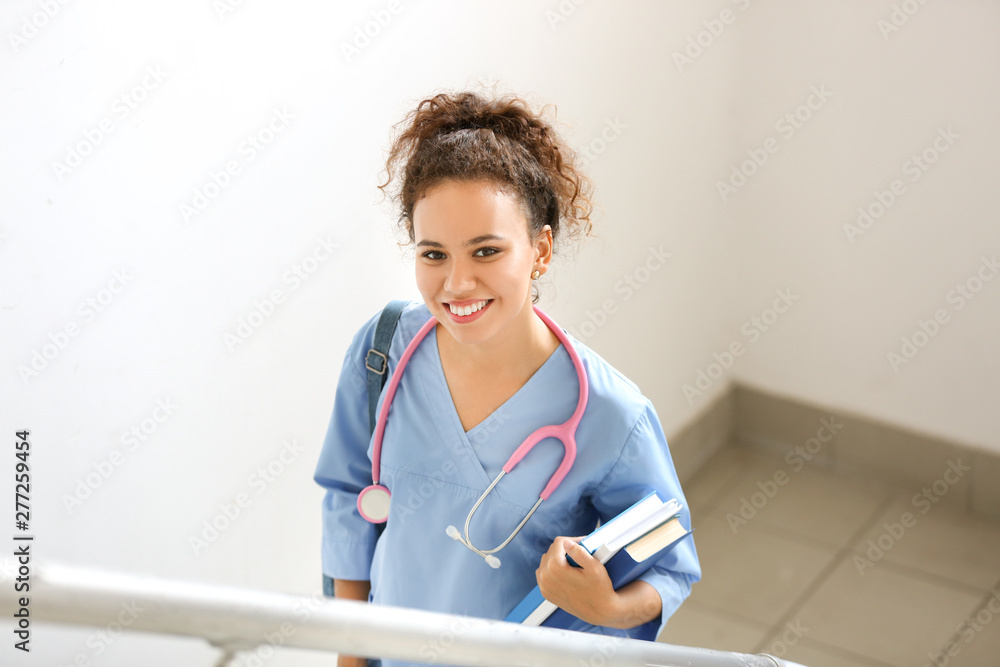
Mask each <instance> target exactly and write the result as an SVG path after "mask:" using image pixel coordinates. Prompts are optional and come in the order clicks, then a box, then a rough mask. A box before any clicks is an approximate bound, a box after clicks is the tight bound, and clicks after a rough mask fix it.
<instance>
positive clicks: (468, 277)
mask: <svg viewBox="0 0 1000 667" xmlns="http://www.w3.org/2000/svg"><path fill="white" fill-rule="evenodd" d="M474 273H475V269H474V267H472V266H471V265H470V263H469V262H465V261H463V260H460V259H456V260H453V261H451V262H450V265H449V266H448V272H447V275H445V279H444V289H445V291H447V292H448V293H449V294H455V295H459V294H468V293H469V292H471V291H472V290H473V289H474V288H475V287H476V279H475V275H474Z"/></svg>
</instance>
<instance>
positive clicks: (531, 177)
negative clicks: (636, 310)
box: [378, 92, 593, 243]
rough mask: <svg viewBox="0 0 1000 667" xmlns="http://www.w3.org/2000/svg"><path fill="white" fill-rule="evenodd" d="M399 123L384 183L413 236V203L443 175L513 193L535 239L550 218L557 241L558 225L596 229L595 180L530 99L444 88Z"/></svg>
mask: <svg viewBox="0 0 1000 667" xmlns="http://www.w3.org/2000/svg"><path fill="white" fill-rule="evenodd" d="M396 129H397V132H398V133H397V135H396V137H395V140H394V141H393V143H392V147H391V149H390V151H389V157H388V160H387V161H386V174H387V175H386V180H385V183H383V184H382V185H379V186H378V187H379V189H380V190H382V192H383V194H389V195H391V196H392V198H393V199H394V200H395V201H396V202H398V204H399V207H400V213H399V225H400V227H401V228H402V229H403V231H405V232H406V234H407V236H408V238H409V242H410V243H413V241H414V237H413V207H414V206H415V205H416V203H417V201H418V200H420V198H422V197H423V196H424V195H425V194H427V192H428V191H429V190H430V189H431V188H433V187H434V186H435V185H438V184H440V183H441V182H442V181H445V180H462V181H480V180H481V181H488V182H490V183H492V184H494V185H496V186H497V187H498V188H499V189H500V190H501V191H503V192H506V193H508V194H510V195H513V196H514V197H515V198H516V200H517V201H518V202H519V203H520V204H521V206H522V208H523V209H524V212H525V217H526V218H527V219H528V225H529V233H530V235H531V238H532V239H534V238H536V236H537V234H538V233H539V232H540V231H541V230H542V228H543V227H544V226H545V225H550V226H551V227H552V237H553V240H555V239H556V238H557V237H558V236H559V235H560V232H564V233H565V236H566V237H569V238H573V237H575V236H577V235H579V233H580V232H581V231H582V233H583V234H584V235H588V236H589V235H590V230H591V222H590V215H591V213H592V212H593V204H592V203H591V191H592V186H591V183H590V180H589V179H588V178H587V177H586V176H584V175H583V173H582V172H581V171H580V170H579V169H578V168H576V167H575V166H574V161H575V159H576V154H575V153H574V152H573V151H572V150H571V149H570V148H569V147H568V146H567V145H566V144H565V143H563V141H562V140H561V139H560V138H559V137H558V136H557V134H556V132H555V130H554V129H553V128H552V126H551V125H550V124H549V123H548V122H547V121H546V120H545V119H544V118H542V115H541V114H540V113H535V112H533V111H532V110H531V108H530V106H529V105H528V103H527V102H526V101H525V100H523V99H521V98H519V97H515V96H505V97H500V98H495V99H487V98H485V97H482V96H480V95H478V94H476V93H473V92H459V93H453V94H452V93H441V94H438V95H435V96H434V97H431V98H429V99H425V100H423V101H422V102H420V104H418V105H417V107H416V109H414V110H413V111H411V112H410V113H409V114H408V115H407V117H406V118H405V119H404V120H402V121H401V122H400V123H399V124H397V125H396ZM396 180H398V181H399V183H398V185H396V186H395V187H394V188H392V189H390V186H391V185H392V184H393V182H394V181H396Z"/></svg>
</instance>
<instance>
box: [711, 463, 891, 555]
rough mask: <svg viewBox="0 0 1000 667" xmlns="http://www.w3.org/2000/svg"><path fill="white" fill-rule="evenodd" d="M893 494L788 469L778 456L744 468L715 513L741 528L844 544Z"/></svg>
mask: <svg viewBox="0 0 1000 667" xmlns="http://www.w3.org/2000/svg"><path fill="white" fill-rule="evenodd" d="M891 496H892V492H891V491H890V490H889V488H888V487H885V488H883V489H881V490H877V489H876V488H874V487H873V485H871V484H863V483H861V482H854V481H849V480H847V479H844V478H842V477H841V476H839V475H836V474H833V473H831V472H829V471H822V470H817V469H815V468H812V467H802V466H801V465H788V464H787V463H785V461H784V460H783V459H782V458H775V459H772V460H771V462H770V463H769V464H763V465H762V464H756V465H752V466H748V467H747V470H746V474H745V475H743V476H742V477H741V479H740V480H739V481H738V482H736V483H734V484H733V486H732V489H730V491H729V492H727V493H725V494H724V495H722V496H721V497H720V498H719V499H718V500H717V501H716V503H715V509H716V510H717V513H721V516H722V517H723V518H727V519H729V520H730V521H731V522H733V523H735V524H737V525H740V519H742V520H745V521H747V522H748V523H749V522H757V521H759V522H761V523H764V524H770V525H772V526H775V527H778V528H783V529H786V530H789V531H792V532H795V533H798V534H800V535H804V536H808V537H812V538H814V539H817V540H821V541H824V542H827V543H829V544H831V545H833V546H838V547H843V546H849V545H850V544H851V541H852V539H853V538H854V537H855V536H856V534H857V532H858V531H859V530H861V529H863V528H864V526H865V524H866V523H868V522H869V521H871V520H872V519H873V518H874V516H875V515H876V514H877V513H880V509H881V508H882V506H883V505H884V504H885V503H886V501H887V500H888V499H889V498H890V497H891Z"/></svg>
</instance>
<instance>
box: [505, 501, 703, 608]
mask: <svg viewBox="0 0 1000 667" xmlns="http://www.w3.org/2000/svg"><path fill="white" fill-rule="evenodd" d="M680 509H681V505H680V503H678V502H677V501H676V500H670V501H668V502H663V500H662V499H661V498H660V497H659V495H657V494H656V492H655V491H654V492H653V493H650V494H649V495H648V496H646V497H645V498H643V499H642V500H640V501H639V502H637V503H635V504H634V505H632V506H631V507H630V508H628V509H627V510H625V511H624V512H622V513H621V514H619V515H618V516H616V517H615V518H614V519H612V520H611V521H608V522H607V523H605V524H603V525H602V526H600V527H599V528H597V530H595V531H594V532H592V533H591V534H590V535H588V536H587V537H585V538H584V539H583V540H581V541H580V545H581V546H582V547H583V548H585V549H586V550H587V552H588V553H590V554H591V555H593V556H594V557H595V558H597V559H598V560H599V561H601V563H602V564H603V565H604V567H605V568H606V569H607V570H608V576H609V577H610V578H611V584H612V586H613V587H614V588H615V589H616V590H617V589H618V588H621V587H622V586H624V585H625V584H627V583H629V582H630V581H633V580H635V579H636V578H637V577H639V576H640V575H642V574H643V573H644V572H645V571H646V570H648V569H649V568H650V567H652V565H653V563H655V562H656V561H657V560H658V559H659V557H660V556H662V555H663V554H664V553H666V552H667V551H668V550H669V549H671V548H673V546H674V545H675V544H677V543H678V542H679V541H680V540H681V539H682V538H683V537H684V536H685V535H687V534H688V533H689V532H690V531H689V530H687V529H685V528H684V527H683V526H682V525H681V523H680V518H679V516H678V514H679V512H680ZM570 563H573V561H572V559H570ZM573 564H574V565H575V563H573ZM504 620H506V621H508V622H510V623H521V624H522V625H545V627H552V628H570V627H571V626H574V625H579V624H580V623H582V621H580V620H579V619H578V618H576V617H575V616H573V615H571V614H569V613H567V612H565V611H563V610H562V609H559V608H558V607H556V606H555V605H554V604H552V603H551V602H549V601H548V600H546V599H545V598H544V597H542V592H541V590H539V588H538V586H535V588H534V589H532V591H531V592H530V593H528V594H527V595H526V596H525V597H524V599H523V600H521V602H520V603H518V605H517V606H516V607H514V609H513V610H512V611H511V612H510V614H508V615H507V618H506V619H504Z"/></svg>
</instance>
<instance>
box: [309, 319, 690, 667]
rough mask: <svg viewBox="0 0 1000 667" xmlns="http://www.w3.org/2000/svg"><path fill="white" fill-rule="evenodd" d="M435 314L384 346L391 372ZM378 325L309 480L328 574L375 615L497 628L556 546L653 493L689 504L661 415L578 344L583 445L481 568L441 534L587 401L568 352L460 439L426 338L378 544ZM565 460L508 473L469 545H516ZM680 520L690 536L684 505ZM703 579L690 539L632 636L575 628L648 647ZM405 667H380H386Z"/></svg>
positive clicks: (538, 460)
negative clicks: (481, 622) (359, 584)
mask: <svg viewBox="0 0 1000 667" xmlns="http://www.w3.org/2000/svg"><path fill="white" fill-rule="evenodd" d="M429 317H430V313H429V311H428V310H427V307H426V306H425V305H424V304H423V303H422V302H413V303H411V304H410V305H409V306H407V308H406V310H404V312H403V314H402V316H401V318H400V321H399V325H398V327H397V329H396V332H395V335H394V336H393V341H392V345H391V346H390V349H389V365H390V369H394V368H395V367H396V364H397V362H398V360H399V358H400V356H401V355H402V353H403V351H404V350H405V348H406V346H407V344H408V343H409V342H410V340H412V338H413V337H414V335H415V334H416V333H417V330H418V329H419V328H420V327H421V326H422V325H423V324H424V323H425V322H426V321H427V320H428V318H429ZM377 319H378V318H377V316H376V317H374V318H372V319H371V320H369V321H368V323H366V324H365V325H364V326H363V327H362V328H361V329H360V330H359V331H358V333H357V335H356V336H355V337H354V340H353V342H352V343H351V345H350V348H349V349H348V351H347V355H346V357H345V359H344V364H343V368H342V370H341V375H340V380H339V382H338V385H337V393H336V398H335V401H334V407H333V416H332V418H331V420H330V425H329V429H328V431H327V434H326V439H325V441H324V443H323V450H322V453H321V454H320V459H319V463H318V465H317V468H316V473H315V480H316V482H318V483H319V484H320V485H322V486H323V487H324V488H326V489H327V493H326V496H325V497H324V500H323V512H322V515H323V546H322V560H323V563H322V564H323V572H324V573H325V574H326V575H328V576H330V577H333V578H335V579H354V580H370V581H371V585H372V588H371V590H372V592H371V596H370V600H371V602H373V603H375V604H386V605H393V606H399V607H411V608H418V609H427V610H431V611H440V612H447V613H452V614H464V615H469V616H476V617H481V618H490V619H503V618H504V617H505V616H506V615H507V614H508V613H509V612H510V611H511V610H512V609H513V608H514V607H515V606H516V605H517V603H518V602H520V601H521V599H522V598H523V597H524V596H525V595H526V594H527V593H528V592H529V591H531V590H532V588H534V586H535V585H536V581H535V569H536V568H537V567H538V564H539V561H540V560H541V556H542V554H543V553H545V551H547V550H548V548H549V546H550V545H551V544H552V540H553V538H555V537H556V536H558V535H566V536H576V535H586V534H588V533H590V532H591V531H592V530H593V529H594V528H595V526H596V525H597V522H598V520H600V521H607V520H609V519H610V518H612V517H614V516H616V515H617V514H618V513H620V512H621V511H622V510H624V509H626V508H628V507H629V506H630V505H632V504H633V503H634V502H636V501H637V500H639V499H640V498H642V497H643V496H645V495H646V494H647V493H648V492H649V491H651V490H656V491H658V492H659V493H660V495H661V497H663V498H664V499H669V498H677V499H678V500H679V501H680V502H681V503H682V504H684V505H686V502H685V499H684V494H683V492H682V491H681V487H680V483H679V482H678V480H677V473H676V472H675V470H674V466H673V462H672V461H671V458H670V452H669V450H668V448H667V442H666V438H665V437H664V434H663V431H662V428H661V426H660V422H659V419H658V418H657V416H656V412H655V411H654V409H653V406H652V404H651V403H650V402H649V400H648V399H647V398H645V397H644V396H643V395H642V394H641V393H640V392H639V390H638V388H637V387H636V386H635V385H634V384H633V383H632V382H631V381H629V380H628V379H627V378H625V377H624V376H623V375H622V374H621V373H619V372H618V371H617V370H615V369H614V368H613V367H612V366H611V365H610V364H608V362H606V361H605V360H604V359H602V358H601V357H600V356H598V355H597V354H596V353H594V352H593V351H592V350H590V349H589V348H588V347H587V346H586V345H584V344H583V343H581V342H579V341H577V340H575V339H573V338H572V336H570V339H571V340H572V342H573V345H574V347H575V348H576V350H577V353H578V354H579V355H580V358H581V360H582V361H583V365H584V367H585V368H586V372H587V377H588V378H589V381H590V397H589V400H588V403H587V409H586V412H585V413H584V416H583V419H582V421H581V422H580V427H579V429H578V430H577V433H576V439H577V448H578V449H577V457H576V462H575V463H574V465H573V467H572V469H571V470H570V472H569V474H568V475H567V476H566V478H565V479H564V480H563V482H562V484H561V485H560V486H559V488H558V489H556V491H555V493H553V494H552V496H551V497H549V499H548V500H546V501H545V502H543V503H542V504H541V506H540V507H539V509H538V511H536V513H535V515H534V516H533V517H532V518H531V519H530V520H529V521H528V523H527V524H525V526H524V528H522V529H521V532H520V533H519V534H518V535H517V536H516V537H515V538H514V540H513V541H512V542H511V543H510V544H508V545H507V546H506V547H505V548H504V549H502V550H501V551H499V552H498V553H497V554H496V555H497V556H498V557H499V558H500V560H501V562H502V565H501V567H500V568H499V569H494V568H492V567H490V566H489V565H487V564H486V562H485V561H484V560H483V558H482V557H481V556H479V555H477V554H475V553H474V552H472V551H470V550H469V549H467V548H465V547H464V546H462V544H461V543H459V542H456V541H454V540H453V539H452V538H450V537H448V536H447V535H446V533H445V530H446V528H447V527H448V526H449V525H454V526H456V527H457V528H458V529H459V531H460V532H462V531H463V528H464V525H465V519H466V516H467V515H468V513H469V511H470V510H471V509H472V506H473V505H474V504H475V502H476V500H477V499H478V498H479V496H480V494H482V492H483V491H484V490H485V489H486V487H487V486H489V484H490V482H491V481H492V480H493V479H494V478H495V477H496V475H497V474H498V473H499V472H500V470H501V467H502V466H503V464H504V463H505V462H506V461H507V459H508V458H509V457H510V455H511V453H512V452H513V451H514V450H515V449H516V448H517V447H518V445H520V444H521V442H522V441H523V440H524V439H525V438H526V437H527V436H528V435H529V434H531V433H532V432H533V431H534V430H535V429H537V428H539V427H540V426H544V425H547V424H560V423H562V422H564V421H566V420H567V419H568V418H569V417H570V415H571V414H572V413H573V411H574V409H575V408H576V403H577V399H578V391H579V389H578V388H579V384H578V380H577V374H576V370H575V369H574V367H573V363H572V361H571V360H570V357H569V354H568V353H567V352H566V349H565V348H564V347H563V346H561V345H560V346H559V348H557V349H556V351H555V352H553V353H552V355H551V356H550V357H549V358H548V360H546V362H545V363H544V364H543V365H542V367H541V368H539V369H538V371H537V372H535V374H534V375H533V376H532V377H531V378H530V379H529V380H528V382H527V383H526V384H525V385H524V386H523V387H521V388H520V389H519V390H518V391H517V393H516V394H514V395H513V396H511V397H510V399H508V400H507V402H506V403H504V404H503V405H502V406H500V407H499V408H498V409H497V410H496V411H495V412H494V413H493V414H492V415H490V416H489V417H488V418H487V419H485V420H484V421H483V422H481V423H480V424H478V425H476V426H475V427H474V428H473V429H472V430H471V431H468V432H466V431H465V430H464V428H463V426H462V423H461V421H460V420H459V417H458V413H457V412H456V410H455V406H454V403H453V401H452V399H451V394H450V392H449V390H448V384H447V381H446V379H445V376H444V371H443V370H442V366H441V359H440V356H439V355H438V346H437V338H436V331H434V330H432V331H431V332H430V333H429V334H428V335H427V337H426V338H425V339H424V340H423V341H422V342H421V343H420V345H419V346H418V348H417V350H416V352H415V353H414V354H413V357H412V358H411V359H410V362H409V364H408V365H407V367H406V369H405V372H404V373H403V379H402V381H401V382H400V385H399V388H398V389H397V391H396V395H395V398H394V400H393V402H392V405H391V407H390V411H389V418H388V421H387V425H386V429H385V436H384V441H383V446H382V461H381V478H382V479H381V482H382V483H383V484H385V485H386V486H387V487H388V488H389V489H390V490H391V492H392V503H391V509H390V514H389V519H388V521H387V523H386V527H385V530H384V532H383V533H382V535H381V536H380V537H378V539H376V535H377V533H376V528H375V526H374V525H372V524H370V523H368V522H367V521H365V520H364V519H363V518H361V516H360V515H359V513H358V510H357V504H356V503H357V497H358V493H359V492H360V491H361V489H363V488H364V487H365V486H367V485H369V484H371V481H372V476H371V456H372V442H371V441H372V438H371V437H370V434H369V433H370V432H369V423H368V402H367V401H368V399H367V386H366V375H365V373H366V371H365V366H364V357H365V354H366V353H367V351H368V349H369V348H370V347H371V346H372V340H373V338H374V333H375V326H376V323H377ZM390 377H391V376H390ZM483 381H484V382H488V381H489V378H483ZM384 395H385V392H384V391H383V398H384ZM379 409H381V401H380V402H379ZM563 452H564V450H563V445H562V443H561V442H560V441H559V440H556V439H551V438H550V439H546V440H542V441H541V442H540V443H539V444H538V445H536V446H535V448H534V449H533V450H532V451H531V452H530V453H529V454H528V455H527V456H526V457H525V458H524V459H523V460H522V461H521V463H520V464H518V466H517V467H516V468H515V469H514V470H513V471H512V472H511V473H510V474H508V475H507V476H505V478H504V479H503V480H502V481H501V482H500V484H499V485H498V486H497V487H496V488H495V489H494V490H493V492H491V493H490V495H489V496H488V497H487V498H486V500H485V501H484V502H483V504H482V505H481V506H480V508H479V510H478V511H477V512H476V515H475V516H474V518H473V520H472V524H471V526H470V531H469V535H470V537H471V539H472V542H473V543H474V544H475V545H476V546H477V547H478V548H480V549H483V550H487V549H491V548H493V547H495V546H497V545H499V544H500V543H501V542H503V541H504V540H505V539H506V538H507V536H508V535H509V534H510V532H511V531H512V530H513V529H514V527H516V526H517V524H518V523H519V522H520V521H521V519H522V518H523V517H524V516H525V514H526V513H527V512H528V511H529V510H530V509H531V507H532V505H534V503H535V501H536V500H537V499H538V495H539V493H540V492H541V490H542V489H543V488H544V487H545V484H546V483H547V482H548V480H549V477H551V475H552V473H553V472H554V471H555V469H556V467H557V466H558V465H559V462H560V461H561V460H562V457H563ZM681 523H682V524H683V525H684V526H686V527H690V525H691V523H690V514H689V512H688V510H687V509H686V507H685V509H684V511H683V513H682V515H681ZM700 577H701V570H700V567H699V564H698V556H697V554H696V552H695V548H694V542H693V540H692V538H691V537H687V538H685V539H684V540H683V541H682V542H681V543H680V544H679V545H678V546H677V547H675V548H674V549H672V550H671V551H669V552H668V553H667V554H666V555H664V556H663V557H662V558H661V559H660V560H659V561H658V562H657V563H656V564H655V565H654V566H653V567H652V568H651V569H650V570H649V571H648V572H647V573H646V574H644V575H642V576H641V577H640V579H642V580H644V581H646V582H648V583H650V584H651V585H652V586H653V587H654V588H655V589H656V590H657V592H659V594H660V598H661V599H662V602H663V613H662V616H661V617H660V618H659V619H656V620H653V621H650V622H649V623H646V624H644V625H641V626H638V627H636V628H632V629H630V630H617V629H612V628H604V627H597V626H592V625H589V624H585V623H583V622H582V621H581V622H580V624H579V626H578V627H575V628H573V629H578V630H581V631H587V632H597V633H604V634H609V635H617V636H630V637H635V638H641V639H649V640H653V639H655V638H656V636H657V635H658V634H659V631H660V630H662V628H663V625H664V624H665V623H666V622H667V619H668V618H669V617H670V616H671V615H672V614H673V613H674V611H676V610H677V608H678V606H680V604H681V602H682V601H683V600H684V599H685V598H686V597H687V596H688V594H689V593H690V590H691V584H692V583H694V582H696V581H698V579H699V578H700ZM402 664H404V663H400V662H396V661H389V660H384V661H383V665H385V667H391V666H395V665H402ZM413 664H419V663H413Z"/></svg>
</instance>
